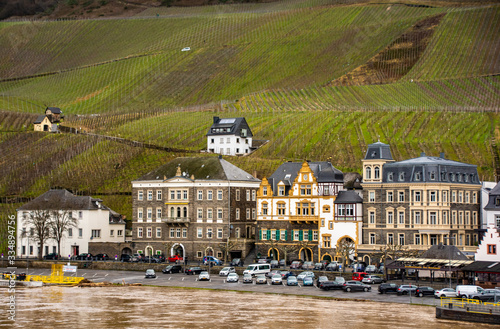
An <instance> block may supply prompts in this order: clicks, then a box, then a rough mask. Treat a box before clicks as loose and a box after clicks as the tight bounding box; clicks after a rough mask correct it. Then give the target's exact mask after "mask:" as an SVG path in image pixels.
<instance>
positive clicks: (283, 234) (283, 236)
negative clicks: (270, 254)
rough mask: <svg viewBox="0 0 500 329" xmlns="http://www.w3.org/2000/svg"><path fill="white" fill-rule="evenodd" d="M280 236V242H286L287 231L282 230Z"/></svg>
mask: <svg viewBox="0 0 500 329" xmlns="http://www.w3.org/2000/svg"><path fill="white" fill-rule="evenodd" d="M280 235H281V237H280V240H283V241H286V230H281V231H280Z"/></svg>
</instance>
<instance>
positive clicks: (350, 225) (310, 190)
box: [256, 162, 362, 261]
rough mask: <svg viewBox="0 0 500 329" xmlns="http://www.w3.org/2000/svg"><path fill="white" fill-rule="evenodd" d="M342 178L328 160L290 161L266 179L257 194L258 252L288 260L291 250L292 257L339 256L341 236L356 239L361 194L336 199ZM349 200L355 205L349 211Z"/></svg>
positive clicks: (290, 256)
mask: <svg viewBox="0 0 500 329" xmlns="http://www.w3.org/2000/svg"><path fill="white" fill-rule="evenodd" d="M343 178H344V175H343V173H342V172H341V171H340V170H338V169H336V168H334V167H333V166H332V164H331V163H329V162H303V163H299V162H285V163H283V164H282V165H281V166H280V167H279V168H278V169H277V170H276V171H275V172H274V173H273V174H272V175H271V176H270V177H269V178H268V179H266V178H264V179H263V180H262V183H261V185H260V188H259V192H258V195H257V208H258V215H257V231H258V235H257V242H256V251H257V254H260V255H261V256H272V257H274V258H275V259H283V258H284V250H287V260H291V259H294V258H299V259H301V260H310V261H319V260H321V259H328V260H334V259H336V246H337V245H338V243H339V242H340V241H341V240H342V239H350V240H352V241H357V240H358V239H359V238H360V237H361V236H360V235H358V233H359V234H360V229H361V214H362V212H361V204H360V203H359V201H360V198H359V196H357V195H356V197H357V198H356V197H354V196H353V195H352V194H356V193H355V192H352V191H349V192H348V193H346V194H345V195H344V196H345V198H343V200H344V201H341V202H339V203H337V204H336V203H335V201H336V199H337V196H339V193H341V191H342V190H343V183H344V181H343ZM346 205H349V206H348V207H349V209H351V205H354V208H352V211H351V210H349V212H348V215H347V213H346V212H345V209H346V208H347V207H346ZM339 209H342V212H340V211H339ZM336 211H337V214H338V216H336V215H335V212H336ZM358 230H359V231H358ZM294 247H295V249H296V250H293V251H291V252H290V253H289V252H288V250H292V249H294Z"/></svg>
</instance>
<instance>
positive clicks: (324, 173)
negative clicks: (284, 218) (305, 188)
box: [267, 161, 344, 195]
mask: <svg viewBox="0 0 500 329" xmlns="http://www.w3.org/2000/svg"><path fill="white" fill-rule="evenodd" d="M308 164H309V167H310V168H311V170H312V172H313V173H314V176H315V177H316V180H317V182H318V183H344V174H343V173H342V172H341V171H340V170H338V169H337V168H335V167H334V166H333V165H332V164H331V163H330V162H327V161H320V162H309V163H308ZM300 168H302V163H301V162H291V161H290V162H285V163H283V164H282V165H281V166H279V167H278V169H276V171H275V172H274V173H273V174H272V175H271V176H269V178H268V179H267V180H268V182H269V184H270V185H271V188H272V190H273V195H277V194H278V183H279V182H281V181H283V183H284V184H285V195H288V191H289V190H290V188H291V186H292V184H293V181H294V180H295V178H296V177H297V175H298V173H299V171H300Z"/></svg>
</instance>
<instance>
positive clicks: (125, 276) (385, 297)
mask: <svg viewBox="0 0 500 329" xmlns="http://www.w3.org/2000/svg"><path fill="white" fill-rule="evenodd" d="M8 270H12V268H9V269H7V268H0V272H5V271H8ZM17 271H19V272H21V271H22V272H26V269H18V270H17ZM50 272H51V271H50V269H37V268H34V269H29V273H27V274H29V275H50ZM144 274H145V271H144V273H143V272H139V271H111V270H90V269H79V270H78V271H77V273H71V274H69V273H68V275H67V276H77V277H84V278H85V279H87V280H90V281H92V282H111V283H116V284H121V283H126V284H131V283H141V284H143V285H151V286H165V287H179V288H185V287H189V288H203V289H222V290H233V291H246V292H258V293H275V294H286V295H288V294H289V295H301V296H304V295H306V296H313V297H331V298H338V299H351V300H352V299H356V300H367V301H375V302H387V303H401V304H409V303H411V304H417V305H429V306H436V305H440V303H441V301H440V299H436V298H434V297H433V296H424V297H416V296H413V295H412V296H409V295H405V296H398V295H397V294H395V293H388V294H379V293H378V286H379V285H378V284H374V285H372V289H371V291H368V292H363V291H360V292H344V291H343V290H330V291H323V290H321V289H319V288H317V287H316V286H312V287H311V286H302V284H301V281H299V285H298V286H286V282H285V284H281V285H272V284H271V280H270V279H268V280H267V284H256V283H255V280H254V281H253V283H242V279H243V276H242V275H240V281H239V282H234V283H233V282H230V283H228V282H226V277H224V276H219V275H217V274H211V275H210V281H198V275H186V274H184V273H175V274H163V273H162V272H156V278H154V279H146V278H145V277H144Z"/></svg>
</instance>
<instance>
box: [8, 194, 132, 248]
mask: <svg viewBox="0 0 500 329" xmlns="http://www.w3.org/2000/svg"><path fill="white" fill-rule="evenodd" d="M37 210H46V211H59V212H63V211H67V212H69V214H71V215H72V217H74V218H76V219H77V220H78V225H77V227H73V228H70V229H69V230H68V231H67V232H66V234H65V237H64V238H63V239H62V241H61V253H60V255H61V256H63V257H66V256H69V255H71V256H76V255H78V254H80V253H87V252H89V243H90V242H112V243H120V242H125V221H124V217H123V216H122V215H120V214H118V213H116V212H114V211H113V210H111V209H110V208H108V207H106V206H105V205H103V204H102V200H100V199H95V198H92V197H90V196H76V195H74V194H72V193H70V192H69V191H67V190H49V191H47V192H45V193H44V194H42V195H40V196H39V197H37V198H35V199H33V200H32V201H30V202H28V203H26V204H24V205H23V206H21V207H20V208H19V209H18V210H17V233H18V234H17V248H18V250H17V255H19V256H20V257H26V256H29V257H38V255H39V253H40V252H41V253H42V254H43V255H46V254H48V253H53V252H54V253H56V252H57V242H56V241H55V240H53V239H49V240H48V241H46V242H45V244H44V250H43V251H40V250H38V244H37V243H36V242H34V241H33V238H32V236H33V230H34V229H33V228H32V227H30V226H29V225H28V224H27V223H26V221H25V219H26V218H28V216H29V214H30V212H33V211H37Z"/></svg>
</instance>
